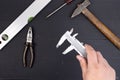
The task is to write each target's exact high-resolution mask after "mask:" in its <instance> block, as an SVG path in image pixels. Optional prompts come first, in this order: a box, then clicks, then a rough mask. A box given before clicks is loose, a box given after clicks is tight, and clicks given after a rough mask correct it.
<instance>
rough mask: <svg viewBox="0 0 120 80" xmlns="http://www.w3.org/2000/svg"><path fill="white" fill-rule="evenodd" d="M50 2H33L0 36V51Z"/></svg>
mask: <svg viewBox="0 0 120 80" xmlns="http://www.w3.org/2000/svg"><path fill="white" fill-rule="evenodd" d="M50 1H51V0H35V1H34V2H33V3H32V4H31V5H30V6H29V7H28V8H27V9H26V10H25V11H24V12H23V13H22V14H21V15H20V16H19V17H17V19H16V20H15V21H13V22H12V23H11V24H10V25H9V26H8V27H7V28H6V29H5V30H4V31H3V32H2V33H1V34H0V50H1V49H2V48H3V47H4V46H5V45H6V44H7V43H8V42H9V41H10V40H11V39H12V38H13V37H14V36H15V35H16V34H17V33H18V32H19V31H20V30H21V29H22V28H23V27H24V26H25V25H27V24H28V19H29V18H31V17H35V16H36V15H37V14H38V13H39V12H40V11H41V10H42V9H43V8H44V7H45V6H46V5H47V4H48V3H49V2H50Z"/></svg>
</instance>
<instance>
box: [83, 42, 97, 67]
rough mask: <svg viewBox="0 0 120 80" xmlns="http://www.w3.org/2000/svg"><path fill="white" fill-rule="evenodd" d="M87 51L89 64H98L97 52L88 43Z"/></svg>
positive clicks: (86, 45)
mask: <svg viewBox="0 0 120 80" xmlns="http://www.w3.org/2000/svg"><path fill="white" fill-rule="evenodd" d="M85 48H86V53H87V62H88V66H91V65H94V64H98V59H97V53H96V51H95V50H94V48H93V47H91V46H90V45H88V44H85Z"/></svg>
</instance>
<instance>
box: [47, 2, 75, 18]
mask: <svg viewBox="0 0 120 80" xmlns="http://www.w3.org/2000/svg"><path fill="white" fill-rule="evenodd" d="M72 1H73V0H65V3H64V4H63V5H61V6H60V7H59V8H57V9H56V10H54V11H53V12H52V13H50V14H49V15H48V16H47V18H49V17H50V16H52V15H53V14H54V13H56V12H57V11H58V10H60V9H61V8H63V7H64V6H65V5H67V4H69V3H71V2H72Z"/></svg>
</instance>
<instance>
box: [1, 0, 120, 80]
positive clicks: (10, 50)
mask: <svg viewBox="0 0 120 80" xmlns="http://www.w3.org/2000/svg"><path fill="white" fill-rule="evenodd" d="M32 2H33V0H0V33H1V32H2V31H3V30H5V29H6V28H7V27H8V26H9V25H10V24H11V23H12V22H13V21H14V20H15V19H16V17H18V16H19V15H20V14H21V13H22V12H23V11H24V10H25V9H26V8H27V7H28V6H29V5H30V4H31V3H32ZM63 3H64V0H52V2H51V3H50V4H49V5H47V6H46V7H45V8H44V9H43V10H42V11H41V12H40V13H39V14H38V15H37V16H36V18H35V19H34V20H33V21H32V22H31V23H30V24H28V25H27V26H26V27H25V28H23V29H22V30H21V31H20V32H19V34H17V36H15V37H14V38H13V39H12V40H11V41H10V42H9V43H8V45H7V46H5V47H4V48H3V49H2V50H1V51H0V80H9V79H10V80H13V79H14V80H23V79H24V80H82V76H81V68H80V66H79V62H78V61H77V59H76V55H77V53H76V52H75V51H71V52H70V53H69V54H67V55H62V52H63V51H64V50H65V49H66V48H67V47H68V46H69V43H68V42H67V41H66V42H65V43H64V44H63V45H62V46H61V47H60V48H58V49H56V44H57V42H58V40H59V39H60V37H61V36H62V35H63V34H64V33H65V32H66V31H67V30H70V29H71V28H74V33H76V32H78V33H79V35H78V36H77V39H78V40H80V41H81V42H84V43H88V44H90V45H92V46H93V47H94V48H95V49H96V50H99V51H101V52H102V54H103V56H104V57H105V58H106V59H107V60H108V62H109V63H110V65H111V66H112V67H113V68H114V69H115V70H116V73H117V74H116V75H117V80H120V64H119V60H120V51H119V49H117V48H116V47H115V46H114V45H113V44H112V43H111V42H110V41H109V40H107V39H106V37H105V36H104V35H102V34H101V32H100V31H98V30H97V29H96V28H95V26H94V25H93V24H91V23H90V22H89V20H88V19H87V18H86V17H85V16H84V15H82V14H81V15H79V16H77V17H75V18H73V19H71V18H70V16H71V15H72V12H73V11H74V9H75V8H76V5H77V3H80V1H79V0H75V1H74V2H73V3H72V4H70V5H67V6H65V7H64V8H62V9H61V10H60V11H58V12H57V13H56V14H54V15H53V16H52V17H50V18H48V19H46V16H47V15H48V14H49V13H51V12H52V11H53V10H55V9H56V8H58V7H59V6H60V5H61V4H63ZM91 3H92V4H91V5H90V6H89V7H88V9H90V10H91V12H92V13H94V14H95V16H97V17H98V18H99V19H100V20H101V21H102V22H103V23H104V24H106V25H107V26H108V28H109V29H111V31H113V33H115V34H116V35H117V36H118V37H120V0H91ZM29 26H32V28H33V31H34V40H33V41H34V54H35V60H34V65H33V67H32V68H31V69H30V68H24V67H23V63H22V56H23V50H24V44H25V40H26V34H27V30H28V28H29ZM96 74H97V73H96Z"/></svg>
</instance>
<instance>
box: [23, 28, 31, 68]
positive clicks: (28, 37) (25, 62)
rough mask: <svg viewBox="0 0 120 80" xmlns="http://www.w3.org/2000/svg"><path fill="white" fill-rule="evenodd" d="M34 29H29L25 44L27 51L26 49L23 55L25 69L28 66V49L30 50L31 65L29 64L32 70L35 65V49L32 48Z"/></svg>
mask: <svg viewBox="0 0 120 80" xmlns="http://www.w3.org/2000/svg"><path fill="white" fill-rule="evenodd" d="M32 38H33V37H32V28H31V27H29V29H28V33H27V37H26V43H25V49H24V53H23V65H24V67H26V66H27V61H26V60H27V56H26V55H27V50H28V48H30V55H31V57H30V63H29V65H28V66H29V67H30V68H31V67H32V64H33V47H32Z"/></svg>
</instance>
